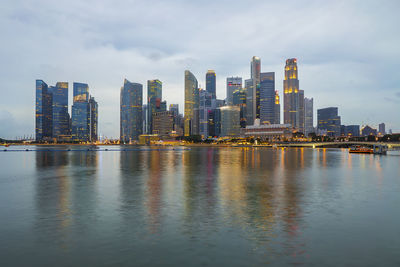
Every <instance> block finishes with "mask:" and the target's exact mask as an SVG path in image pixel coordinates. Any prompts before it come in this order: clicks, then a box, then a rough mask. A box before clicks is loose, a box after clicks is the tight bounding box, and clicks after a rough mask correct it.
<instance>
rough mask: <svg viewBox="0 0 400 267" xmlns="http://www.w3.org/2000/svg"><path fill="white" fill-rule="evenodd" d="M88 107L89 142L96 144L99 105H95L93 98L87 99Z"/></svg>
mask: <svg viewBox="0 0 400 267" xmlns="http://www.w3.org/2000/svg"><path fill="white" fill-rule="evenodd" d="M89 107H90V134H89V136H90V141H91V142H96V141H97V140H98V136H99V135H98V119H99V109H98V107H99V105H98V104H97V102H96V100H95V99H94V97H92V96H90V97H89Z"/></svg>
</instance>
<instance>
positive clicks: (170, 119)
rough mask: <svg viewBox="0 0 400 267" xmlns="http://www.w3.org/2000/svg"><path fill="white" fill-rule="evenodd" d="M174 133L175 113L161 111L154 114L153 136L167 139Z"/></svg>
mask: <svg viewBox="0 0 400 267" xmlns="http://www.w3.org/2000/svg"><path fill="white" fill-rule="evenodd" d="M173 131H174V112H173V111H161V112H155V113H153V130H152V132H153V134H158V135H159V136H160V137H161V138H163V139H164V138H166V137H168V136H169V135H170V134H172V132H173Z"/></svg>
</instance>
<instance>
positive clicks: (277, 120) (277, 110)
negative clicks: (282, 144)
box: [274, 90, 281, 124]
mask: <svg viewBox="0 0 400 267" xmlns="http://www.w3.org/2000/svg"><path fill="white" fill-rule="evenodd" d="M280 123H281V102H280V99H279V92H278V90H276V91H275V122H274V124H280Z"/></svg>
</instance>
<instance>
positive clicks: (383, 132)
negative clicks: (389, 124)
mask: <svg viewBox="0 0 400 267" xmlns="http://www.w3.org/2000/svg"><path fill="white" fill-rule="evenodd" d="M379 134H380V135H385V134H386V130H385V124H384V123H383V122H382V123H380V124H379Z"/></svg>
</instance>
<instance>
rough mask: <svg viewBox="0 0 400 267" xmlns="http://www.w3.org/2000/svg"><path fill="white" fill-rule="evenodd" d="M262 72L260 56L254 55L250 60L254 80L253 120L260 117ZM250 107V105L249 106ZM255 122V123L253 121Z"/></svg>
mask: <svg viewBox="0 0 400 267" xmlns="http://www.w3.org/2000/svg"><path fill="white" fill-rule="evenodd" d="M260 73H261V59H260V58H259V57H256V56H253V58H252V59H251V62H250V75H251V80H252V82H253V85H252V89H253V92H252V93H251V95H252V98H253V99H252V103H251V104H252V107H253V112H252V117H253V120H255V119H259V118H260V109H261V106H260ZM249 107H250V106H249ZM251 124H253V123H251Z"/></svg>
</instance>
